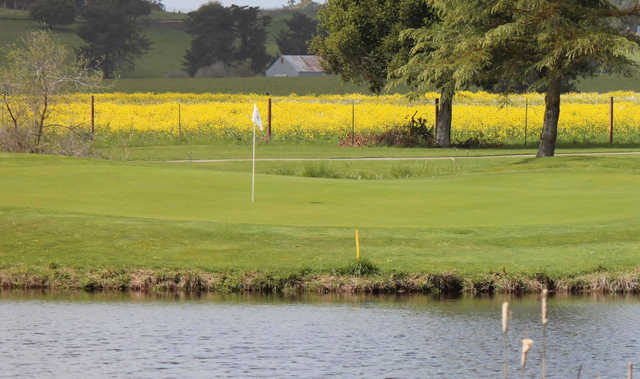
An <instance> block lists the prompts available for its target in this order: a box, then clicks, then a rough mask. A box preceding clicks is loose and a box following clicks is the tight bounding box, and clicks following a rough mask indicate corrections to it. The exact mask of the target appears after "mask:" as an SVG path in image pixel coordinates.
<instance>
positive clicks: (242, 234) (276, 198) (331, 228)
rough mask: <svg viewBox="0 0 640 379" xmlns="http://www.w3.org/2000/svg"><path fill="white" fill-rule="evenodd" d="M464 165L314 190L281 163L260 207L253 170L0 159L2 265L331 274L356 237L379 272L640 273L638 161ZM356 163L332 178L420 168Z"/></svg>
mask: <svg viewBox="0 0 640 379" xmlns="http://www.w3.org/2000/svg"><path fill="white" fill-rule="evenodd" d="M466 161H469V163H460V166H459V167H458V168H456V169H455V170H451V169H444V167H445V166H442V167H441V169H440V170H438V169H436V168H438V167H435V166H434V169H433V170H431V171H421V172H422V175H416V177H414V178H411V179H388V180H385V179H382V180H357V179H329V178H312V177H306V176H304V175H306V174H305V172H306V171H304V170H308V168H305V167H303V168H302V169H304V170H303V171H300V170H297V169H296V167H298V168H300V167H299V166H300V163H295V162H289V163H288V162H272V163H270V165H271V166H269V165H266V164H265V165H266V167H263V168H262V169H263V170H266V171H267V172H271V173H272V174H267V173H259V175H258V177H257V186H256V188H257V197H256V198H257V201H256V203H255V204H251V203H250V201H249V198H250V194H249V188H250V187H249V185H250V177H249V175H248V173H249V171H248V168H249V166H248V164H247V163H246V162H245V163H242V162H241V163H235V164H233V163H229V164H200V165H195V164H193V165H192V164H181V165H176V164H163V163H121V162H109V161H100V160H84V159H74V158H60V157H43V156H30V155H7V154H4V155H0V177H1V178H2V185H1V186H0V235H1V236H2V238H1V240H0V265H1V266H3V267H12V266H16V265H27V266H29V265H31V266H46V265H49V264H51V263H55V264H61V265H64V266H72V267H78V268H87V267H104V268H132V267H133V268H151V269H153V268H173V269H202V270H208V271H226V270H256V271H287V270H297V269H301V268H305V267H308V268H310V269H312V270H317V271H330V270H332V269H335V268H336V267H341V266H344V265H345V264H347V263H349V262H350V261H351V260H352V259H353V255H354V242H353V233H354V229H356V228H357V229H360V231H361V232H360V234H361V239H362V241H361V242H362V247H363V255H364V256H365V257H367V258H368V259H370V260H371V261H372V262H374V263H375V264H376V265H378V266H379V267H380V268H381V269H382V270H383V271H402V272H414V273H422V272H444V271H456V272H459V273H463V274H467V275H475V274H482V273H487V272H496V271H502V270H507V271H510V272H514V271H515V272H523V273H536V272H544V273H546V274H548V275H552V276H553V275H555V276H560V275H565V276H566V275H569V274H580V273H588V272H593V271H594V270H601V269H603V268H606V269H609V270H630V269H633V268H635V267H637V266H638V262H639V260H638V256H639V255H638V254H640V245H639V244H638V241H639V240H640V223H639V221H640V216H639V215H640V206H639V205H638V204H639V200H640V191H638V185H639V184H640V158H639V157H635V156H628V157H564V158H554V159H545V160H536V159H531V158H509V159H502V160H497V159H492V160H486V159H484V160H481V159H478V160H473V159H468V160H466ZM357 164H358V165H361V167H355V166H354V164H353V163H348V162H347V163H345V162H342V163H332V165H333V166H332V167H331V170H333V171H334V172H338V173H339V172H344V171H345V170H354V169H356V170H364V169H368V170H373V171H376V170H377V171H380V172H384V171H385V170H387V171H389V172H391V171H390V170H400V169H402V170H409V171H407V172H410V170H411V169H412V167H413V166H411V165H412V164H413V165H415V164H416V163H400V164H402V165H404V166H398V163H393V162H391V163H390V162H359V163H357ZM433 164H434V165H436V164H440V165H451V163H450V162H446V161H445V162H442V163H433ZM296 165H297V166H296ZM259 172H260V171H259ZM278 172H279V173H280V174H273V173H278Z"/></svg>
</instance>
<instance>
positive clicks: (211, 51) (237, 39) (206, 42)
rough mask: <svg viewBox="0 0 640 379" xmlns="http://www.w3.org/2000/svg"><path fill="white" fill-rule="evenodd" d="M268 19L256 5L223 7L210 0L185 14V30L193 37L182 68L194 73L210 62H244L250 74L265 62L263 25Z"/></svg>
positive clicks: (255, 71) (237, 63) (261, 68)
mask: <svg viewBox="0 0 640 379" xmlns="http://www.w3.org/2000/svg"><path fill="white" fill-rule="evenodd" d="M269 22H270V19H269V18H268V17H266V16H263V15H261V14H260V12H259V8H257V7H239V6H235V5H232V6H231V7H224V6H222V5H221V4H220V3H217V2H212V3H208V4H205V5H203V6H201V7H200V8H199V9H198V10H197V11H194V12H191V13H189V18H188V19H187V32H188V33H189V34H191V35H192V36H193V40H192V41H191V48H190V49H189V50H188V51H187V54H186V55H185V64H184V65H185V68H186V70H187V72H188V73H189V74H190V75H191V76H194V75H195V74H196V73H197V72H198V70H200V69H201V68H204V67H207V66H210V65H212V64H214V63H218V62H220V63H223V64H225V65H229V66H233V65H239V64H242V63H248V64H249V66H250V68H251V70H252V71H253V72H254V73H259V72H262V71H263V70H264V69H265V67H266V66H267V64H268V63H269V59H270V58H269V56H268V55H267V52H266V38H267V37H266V35H267V33H266V27H267V26H268V25H269Z"/></svg>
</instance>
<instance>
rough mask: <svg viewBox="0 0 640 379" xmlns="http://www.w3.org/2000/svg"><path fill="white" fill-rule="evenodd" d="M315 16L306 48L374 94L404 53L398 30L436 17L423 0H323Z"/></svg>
mask: <svg viewBox="0 0 640 379" xmlns="http://www.w3.org/2000/svg"><path fill="white" fill-rule="evenodd" d="M318 18H319V28H318V29H319V34H318V35H317V36H316V37H315V38H314V39H313V41H312V43H311V51H312V52H313V53H314V54H317V55H319V56H321V57H322V58H323V60H324V63H325V66H326V67H325V69H326V70H327V71H328V72H331V73H335V74H340V75H341V76H342V78H343V79H344V80H346V81H353V82H356V83H367V84H368V85H369V88H370V89H371V90H372V91H373V92H376V93H378V92H380V91H381V90H382V89H383V87H384V86H385V84H386V82H387V76H388V73H389V72H391V71H393V70H394V69H395V68H397V67H399V66H400V65H401V64H403V63H404V62H405V61H406V59H407V57H408V53H409V51H410V48H411V46H410V45H408V44H406V43H403V42H401V41H400V40H399V36H400V32H401V31H402V30H405V29H408V28H419V27H423V26H428V25H430V24H431V23H433V22H434V21H435V20H436V17H435V14H434V13H433V11H432V9H431V7H429V6H428V5H427V4H426V2H425V1H424V0H388V1H378V0H362V1H351V0H328V1H327V2H326V4H325V5H324V7H323V8H322V9H321V10H320V12H319V13H318Z"/></svg>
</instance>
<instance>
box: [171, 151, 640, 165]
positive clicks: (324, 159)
mask: <svg viewBox="0 0 640 379" xmlns="http://www.w3.org/2000/svg"><path fill="white" fill-rule="evenodd" d="M619 155H640V151H629V152H610V153H607V152H598V153H564V154H562V153H561V154H556V156H557V157H583V156H619ZM535 156H536V155H535V154H511V155H478V156H452V155H451V156H441V157H386V158H385V157H370V158H366V157H365V158H257V159H256V162H330V161H337V162H342V161H436V160H452V159H453V160H455V159H500V158H535ZM166 162H167V163H230V162H251V159H249V158H231V159H194V160H172V161H166Z"/></svg>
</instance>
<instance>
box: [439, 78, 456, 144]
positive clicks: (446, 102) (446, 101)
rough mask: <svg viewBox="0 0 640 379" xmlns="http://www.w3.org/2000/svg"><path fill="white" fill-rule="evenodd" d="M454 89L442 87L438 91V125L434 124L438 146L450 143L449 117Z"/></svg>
mask: <svg viewBox="0 0 640 379" xmlns="http://www.w3.org/2000/svg"><path fill="white" fill-rule="evenodd" d="M453 94H454V91H452V90H450V89H448V88H443V89H442V91H441V92H440V111H439V112H438V125H436V143H437V144H438V146H440V147H449V146H450V145H451V117H452V112H453V109H452V108H453Z"/></svg>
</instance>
